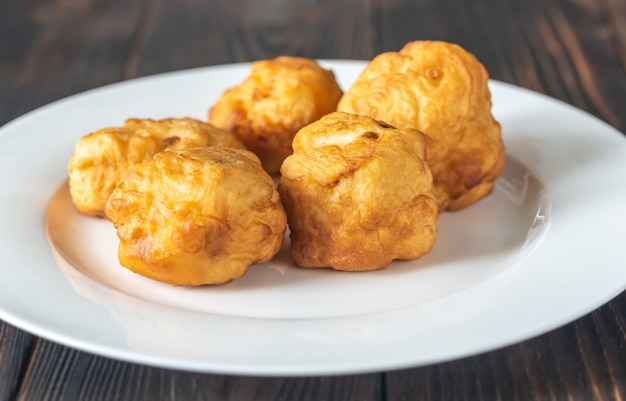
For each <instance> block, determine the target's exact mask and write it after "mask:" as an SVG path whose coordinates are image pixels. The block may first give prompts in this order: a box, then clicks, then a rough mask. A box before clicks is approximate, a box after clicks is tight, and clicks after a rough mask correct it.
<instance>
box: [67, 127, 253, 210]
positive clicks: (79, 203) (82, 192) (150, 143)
mask: <svg viewBox="0 0 626 401" xmlns="http://www.w3.org/2000/svg"><path fill="white" fill-rule="evenodd" d="M218 145H219V146H229V147H235V148H244V146H243V144H242V143H241V142H240V141H239V140H238V139H237V138H236V137H235V136H234V135H233V134H231V133H229V132H226V131H224V130H221V129H219V128H216V127H214V126H212V125H210V124H207V123H205V122H202V121H198V120H194V119H191V118H181V119H174V118H169V119H164V120H158V121H156V120H150V119H136V118H132V119H128V120H126V122H125V124H124V126H123V127H113V128H104V129H101V130H98V131H96V132H93V133H91V134H88V135H85V136H83V137H82V138H80V139H79V140H78V142H77V143H76V147H75V149H74V153H73V154H72V156H71V157H70V160H69V164H68V171H69V183H70V194H71V195H72V201H73V202H74V204H75V205H76V209H77V210H78V211H79V212H81V213H83V214H86V215H90V216H101V217H102V216H104V203H105V202H106V200H107V199H108V197H109V195H111V192H112V191H113V189H114V188H115V187H116V186H117V184H119V183H120V182H121V181H122V179H123V178H124V177H125V176H126V173H127V172H128V170H129V169H130V168H131V167H132V166H134V165H135V164H137V163H140V162H142V161H144V160H148V159H150V158H152V156H154V155H155V154H156V153H158V152H160V151H162V150H165V149H183V148H187V147H194V146H218Z"/></svg>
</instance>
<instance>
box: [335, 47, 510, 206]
mask: <svg viewBox="0 0 626 401" xmlns="http://www.w3.org/2000/svg"><path fill="white" fill-rule="evenodd" d="M488 78H489V76H488V73H487V70H486V69H485V67H484V66H483V65H482V64H481V63H480V62H479V61H478V60H477V59H476V57H474V56H473V55H472V54H471V53H469V52H468V51H466V50H464V49H463V48H461V47H460V46H458V45H455V44H451V43H446V42H439V41H415V42H409V43H407V44H406V45H405V46H404V47H403V48H402V49H401V50H400V51H399V52H388V53H382V54H380V55H378V56H377V57H375V58H374V59H373V60H372V61H371V62H370V63H369V64H368V65H367V67H366V68H365V69H364V70H363V72H362V73H361V74H360V75H359V77H358V78H357V80H356V81H355V82H354V84H353V85H352V86H351V87H350V88H349V89H348V90H347V91H346V93H345V94H344V95H343V97H342V98H341V101H340V102H339V106H338V110H339V111H344V112H349V113H356V114H363V115H367V116H370V117H372V118H375V119H377V120H382V121H385V122H387V123H389V124H391V125H393V126H395V127H399V128H415V129H418V130H420V131H422V132H424V133H425V134H426V135H427V137H428V140H427V142H426V143H427V146H426V147H427V153H428V163H429V165H430V168H431V170H432V174H433V179H434V183H435V196H436V198H437V201H438V203H439V208H440V210H459V209H462V208H465V207H467V206H469V205H471V204H473V203H475V202H477V201H478V200H480V199H482V198H484V197H485V196H487V195H489V194H490V193H491V192H492V190H493V187H494V182H495V180H496V179H497V178H498V177H499V176H500V174H501V172H502V168H503V166H504V146H503V143H502V139H501V132H500V131H501V129H500V124H499V123H498V122H497V121H496V120H495V119H494V118H493V116H492V114H491V94H490V92H489V88H488V86H487V83H488Z"/></svg>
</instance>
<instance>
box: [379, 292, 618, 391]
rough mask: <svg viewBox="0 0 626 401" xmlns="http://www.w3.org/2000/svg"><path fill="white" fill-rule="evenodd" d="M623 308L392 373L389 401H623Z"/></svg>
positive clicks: (607, 308)
mask: <svg viewBox="0 0 626 401" xmlns="http://www.w3.org/2000/svg"><path fill="white" fill-rule="evenodd" d="M624 303H625V301H624V297H623V296H622V297H619V298H617V299H616V300H615V301H613V302H612V303H610V304H608V305H606V306H604V307H602V308H600V309H599V310H598V311H596V312H595V313H593V314H590V315H588V316H585V317H584V318H582V319H579V320H577V321H576V322H574V323H573V324H569V325H567V326H565V327H563V328H561V329H558V330H555V331H553V332H551V333H548V334H547V335H544V336H541V337H538V338H535V339H532V340H530V341H526V342H523V343H521V344H517V345H513V346H510V347H507V348H504V349H502V350H498V351H493V352H489V353H486V354H483V355H479V356H475V357H471V358H466V359H462V360H458V361H453V362H450V363H442V364H437V365H433V366H427V367H422V368H417V369H408V370H403V371H398V372H390V373H387V374H386V383H387V387H386V388H387V398H386V399H387V400H389V401H395V400H408V399H420V400H439V399H446V400H457V399H467V400H485V401H487V400H503V401H514V400H551V401H552V400H554V401H556V400H564V401H565V400H598V401H600V400H616V401H617V400H623V399H624V398H625V397H626V372H625V370H626V365H625V364H624V361H626V339H625V336H624V334H625V332H624V326H623V324H624V321H626V320H625V317H626V316H625V315H624V312H622V311H623V310H624V309H623V308H624V306H625V305H624ZM618 308H619V309H618Z"/></svg>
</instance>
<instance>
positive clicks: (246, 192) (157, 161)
mask: <svg viewBox="0 0 626 401" xmlns="http://www.w3.org/2000/svg"><path fill="white" fill-rule="evenodd" d="M105 211H106V215H107V217H108V218H109V219H110V220H111V221H112V222H113V224H114V225H115V227H116V229H117V235H118V237H119V239H120V245H119V251H118V255H119V259H120V263H121V264H122V265H123V266H125V267H127V268H128V269H130V270H132V271H134V272H135V273H139V274H141V275H143V276H146V277H149V278H152V279H155V280H159V281H163V282H166V283H170V284H173V285H186V286H196V285H202V284H220V283H225V282H228V281H231V280H234V279H237V278H239V277H241V276H243V275H244V274H245V273H246V271H247V269H248V267H249V266H250V265H251V264H254V263H262V262H266V261H268V260H270V259H271V258H272V257H273V256H274V255H275V254H276V253H277V252H278V250H279V249H280V247H281V244H282V242H283V236H284V232H285V229H286V225H287V221H286V216H285V211H284V209H283V206H282V204H281V203H280V198H279V195H278V192H276V189H275V187H274V182H273V181H272V179H271V177H270V176H269V175H268V174H267V173H266V172H265V171H264V170H263V168H262V167H261V163H260V162H259V160H258V158H257V157H256V156H255V155H254V154H252V153H251V152H249V151H246V150H239V149H232V148H226V147H219V146H218V147H201V148H192V149H183V150H168V151H163V152H161V153H159V154H157V155H156V156H155V157H154V158H153V159H151V160H148V161H144V162H142V163H140V164H138V165H136V166H134V167H133V168H132V169H131V170H130V172H129V173H128V175H127V176H126V178H125V179H124V180H123V181H122V183H121V184H120V185H119V186H118V187H117V188H116V189H115V190H114V191H113V193H112V194H111V197H110V198H109V200H108V201H107V203H106V208H105Z"/></svg>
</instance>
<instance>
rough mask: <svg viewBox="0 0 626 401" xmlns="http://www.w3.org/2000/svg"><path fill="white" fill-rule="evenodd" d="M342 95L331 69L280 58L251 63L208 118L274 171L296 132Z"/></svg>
mask: <svg viewBox="0 0 626 401" xmlns="http://www.w3.org/2000/svg"><path fill="white" fill-rule="evenodd" d="M341 95H342V91H341V89H340V88H339V86H338V85H337V82H336V81H335V76H334V74H333V73H332V71H329V70H325V69H323V68H322V67H320V66H319V65H318V64H317V63H316V62H315V61H314V60H310V59H306V58H299V57H278V58H276V59H273V60H263V61H257V62H254V63H252V68H251V71H250V75H249V76H248V77H247V78H246V79H245V80H244V81H243V82H242V83H240V84H239V85H237V86H235V87H233V88H231V89H228V90H226V91H225V92H224V93H223V94H222V96H221V97H220V98H219V99H218V100H217V102H216V103H215V105H213V107H212V108H211V109H210V110H209V114H208V118H209V122H210V123H211V124H214V125H216V126H218V127H220V128H223V129H225V130H227V131H231V132H233V133H234V134H235V135H237V137H239V138H240V139H241V140H242V142H243V143H244V144H245V145H246V147H247V148H248V149H249V150H251V151H253V152H254V153H255V154H256V155H257V156H259V158H260V159H261V163H262V164H263V167H264V168H265V169H266V170H267V171H268V172H269V173H270V174H274V173H277V172H278V171H279V169H280V165H281V163H282V162H283V160H284V159H285V157H287V156H288V155H289V154H291V151H292V150H291V141H292V139H293V136H294V135H295V133H296V132H297V131H298V130H299V129H300V128H302V127H303V126H305V125H307V124H309V123H311V122H313V121H316V120H318V119H319V118H320V117H322V116H323V115H325V114H327V113H330V112H332V111H335V109H336V107H337V102H339V98H340V97H341Z"/></svg>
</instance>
